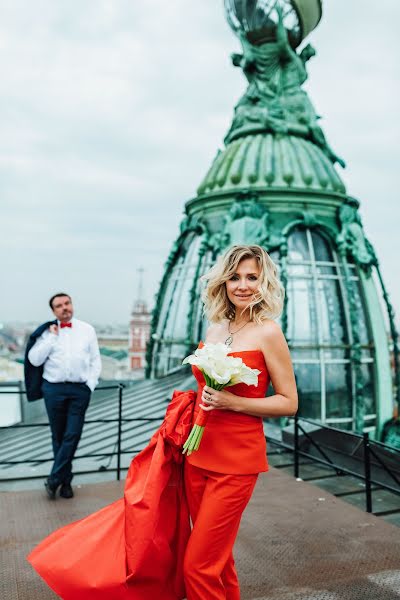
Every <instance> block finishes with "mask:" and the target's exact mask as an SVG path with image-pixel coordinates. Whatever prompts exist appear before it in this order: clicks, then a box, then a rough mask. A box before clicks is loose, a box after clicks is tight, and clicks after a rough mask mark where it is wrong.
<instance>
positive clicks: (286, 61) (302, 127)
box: [225, 0, 345, 167]
mask: <svg viewBox="0 0 400 600" xmlns="http://www.w3.org/2000/svg"><path fill="white" fill-rule="evenodd" d="M225 10H226V16H227V19H228V22H229V24H230V26H231V28H232V29H233V31H234V32H235V33H236V35H238V37H239V39H240V41H241V43H242V47H243V54H237V53H236V54H233V55H232V62H233V64H234V66H236V67H241V68H242V70H243V72H244V75H245V77H246V78H247V80H248V82H249V86H248V88H247V90H246V92H245V94H244V95H243V96H242V98H241V99H240V100H239V102H238V104H237V105H236V107H235V117H234V119H233V122H232V126H231V128H230V130H229V132H228V134H227V136H226V137H225V143H226V144H228V143H229V142H231V141H233V140H235V139H237V138H238V137H241V136H243V135H249V134H255V133H265V132H270V133H272V134H283V135H293V136H297V137H302V138H303V139H306V140H309V141H311V142H312V143H313V144H315V145H317V146H319V147H320V149H321V150H322V152H323V153H324V154H325V155H326V156H327V157H328V159H329V160H330V161H331V162H332V163H335V162H338V163H339V164H340V165H341V166H342V167H344V166H345V163H344V161H343V160H342V159H341V158H339V157H338V156H337V155H336V153H335V152H334V151H333V150H332V149H331V147H330V146H329V144H328V142H327V140H326V138H325V135H324V132H323V130H322V128H321V127H320V125H319V123H318V120H319V117H318V115H317V114H316V112H315V109H314V107H313V105H312V103H311V101H310V99H309V97H308V95H307V93H306V92H305V91H304V90H303V89H302V86H303V84H304V82H305V81H306V80H307V78H308V74H307V69H306V63H307V62H308V60H309V59H310V58H312V57H313V56H315V54H316V52H315V50H314V48H313V47H312V46H311V45H310V44H307V45H306V46H305V47H304V48H303V49H302V50H301V52H297V50H296V48H297V46H298V45H299V44H300V43H301V42H302V41H303V40H304V38H305V37H306V36H307V35H308V33H310V31H312V30H313V29H315V27H316V26H317V25H318V23H319V21H320V19H321V16H322V9H321V3H320V2H319V0H303V1H294V0H293V1H289V0H225Z"/></svg>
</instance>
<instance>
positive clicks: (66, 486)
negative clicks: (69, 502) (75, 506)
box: [60, 483, 74, 498]
mask: <svg viewBox="0 0 400 600" xmlns="http://www.w3.org/2000/svg"><path fill="white" fill-rule="evenodd" d="M60 496H61V498H73V497H74V491H73V489H72V487H71V484H70V483H62V484H61V488H60Z"/></svg>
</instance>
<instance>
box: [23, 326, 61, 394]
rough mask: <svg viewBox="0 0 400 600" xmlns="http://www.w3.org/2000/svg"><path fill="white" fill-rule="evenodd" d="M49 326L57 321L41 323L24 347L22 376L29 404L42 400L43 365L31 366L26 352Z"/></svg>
mask: <svg viewBox="0 0 400 600" xmlns="http://www.w3.org/2000/svg"><path fill="white" fill-rule="evenodd" d="M50 325H57V320H55V321H47V322H46V323H43V325H40V327H38V328H37V329H35V331H34V332H33V333H32V334H31V335H30V337H29V340H28V343H27V345H26V350H25V359H24V374H25V389H26V397H27V399H28V400H29V402H33V401H34V400H40V398H43V394H42V381H43V365H40V367H35V366H33V364H32V363H31V362H30V361H29V359H28V352H29V350H30V349H31V348H32V346H33V345H34V344H35V342H36V340H37V339H38V337H40V336H41V335H42V333H43V332H44V331H45V330H46V329H48V328H49V327H50Z"/></svg>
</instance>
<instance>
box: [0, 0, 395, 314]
mask: <svg viewBox="0 0 400 600" xmlns="http://www.w3.org/2000/svg"><path fill="white" fill-rule="evenodd" d="M323 6H324V15H323V19H322V21H321V23H320V25H319V26H318V28H317V29H316V31H314V32H313V33H312V34H311V35H310V36H309V38H308V40H307V41H309V42H311V43H312V44H313V45H314V46H315V48H316V50H317V56H316V57H315V58H313V59H312V60H311V61H310V62H309V63H308V70H309V76H310V78H309V81H308V82H307V84H306V89H307V91H308V92H309V94H310V97H311V100H312V101H313V103H314V105H315V107H316V109H317V111H318V113H319V114H320V115H322V117H323V118H322V119H321V121H320V124H321V125H322V127H323V129H324V131H325V134H326V136H327V139H328V141H329V143H330V145H331V146H332V148H333V150H334V151H335V152H336V153H337V154H339V155H340V156H342V157H343V158H344V159H345V160H346V162H347V165H348V166H347V168H346V170H345V171H342V170H341V168H340V167H338V169H339V172H340V174H341V176H342V177H343V179H344V181H345V183H346V186H347V191H348V193H349V194H350V195H352V196H354V197H356V198H358V199H359V200H360V202H361V211H360V212H361V217H362V220H363V225H364V228H365V232H366V235H367V237H368V239H369V240H370V241H371V242H372V244H373V245H374V247H375V250H376V252H377V255H378V258H379V260H380V264H381V267H382V271H383V276H384V279H385V283H386V285H387V288H388V290H389V293H390V297H391V300H392V303H393V305H394V308H395V311H396V313H397V322H398V323H399V318H398V316H399V313H400V277H399V269H398V262H399V252H400V242H399V239H400V235H399V231H398V228H399V223H400V219H399V217H400V207H399V202H398V189H399V185H398V179H397V177H398V171H399V164H400V163H399V158H400V157H399V148H400V144H399V138H400V135H399V133H400V131H399V130H400V119H399V118H398V104H399V95H400V94H399V92H400V89H399V87H400V86H399V82H400V73H399V68H400V67H399V64H400V63H399V60H398V56H399V51H400V42H399V37H398V23H399V21H400V3H398V2H396V0H380V2H379V3H377V2H372V0H368V1H367V2H366V1H365V0H351V2H348V0H325V1H324V2H323ZM239 50H240V47H239V42H238V40H237V39H236V38H235V36H234V35H233V33H232V32H231V30H230V29H229V26H228V24H227V22H226V20H225V17H224V11H223V2H222V0H202V1H201V2H199V1H198V2H194V1H193V0H170V1H169V2H165V0H146V1H142V2H139V1H136V2H134V1H132V0H85V1H84V2H82V1H81V0H79V1H78V0H68V2H66V1H60V0H56V1H55V0H36V1H35V2H31V1H30V0H0V218H1V221H0V223H1V235H0V261H1V263H0V264H1V288H2V289H1V293H0V321H3V322H8V321H43V320H46V319H47V318H48V317H49V316H50V313H49V308H48V305H47V301H48V298H49V297H50V296H51V295H52V294H53V293H55V292H58V291H66V292H68V293H70V294H71V295H72V297H73V299H74V304H75V310H76V316H78V317H80V318H82V319H84V320H87V321H89V322H93V323H123V322H128V320H129V313H130V310H131V308H132V304H133V301H134V299H135V297H136V293H137V290H138V283H139V282H138V271H137V269H138V268H139V267H143V268H144V270H145V273H144V289H145V294H146V297H147V300H148V302H149V303H150V304H152V302H153V299H154V295H155V293H156V291H157V288H158V283H159V281H160V279H161V276H162V272H163V266H164V262H165V260H166V258H167V256H168V253H169V251H170V249H171V246H172V243H173V241H174V239H175V238H176V237H177V235H178V231H179V223H180V221H181V219H182V216H183V209H184V204H185V202H186V201H187V200H189V199H190V198H192V197H193V196H194V195H195V194H196V188H197V186H198V185H199V183H200V182H201V180H202V179H203V177H204V175H205V173H206V172H207V170H208V168H209V166H210V164H211V162H212V160H213V158H214V156H215V154H216V152H217V149H218V148H221V147H222V144H223V142H222V140H223V137H224V135H225V134H226V132H227V130H228V129H229V126H230V122H231V119H232V115H233V107H234V105H235V103H236V102H237V100H238V99H239V98H240V96H241V95H242V94H243V93H244V91H245V88H246V85H245V79H244V77H243V74H242V73H241V72H240V70H239V69H235V68H233V67H232V65H231V62H230V54H231V53H232V52H237V51H239Z"/></svg>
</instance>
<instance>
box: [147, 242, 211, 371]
mask: <svg viewBox="0 0 400 600" xmlns="http://www.w3.org/2000/svg"><path fill="white" fill-rule="evenodd" d="M200 244H201V238H199V237H198V236H196V235H191V236H188V237H187V238H186V240H185V243H184V245H183V246H182V249H181V254H180V256H179V258H178V260H177V261H176V263H175V265H174V266H173V267H172V269H171V272H170V275H169V278H168V281H167V284H166V289H165V293H164V297H163V298H162V299H161V302H162V308H161V312H160V317H159V320H158V325H157V332H156V345H155V349H154V351H153V373H154V374H155V375H156V376H159V375H164V374H165V373H167V372H168V371H170V370H171V369H174V368H176V367H179V366H180V365H181V363H182V359H183V358H184V357H185V355H186V354H187V352H186V350H187V348H188V324H189V315H190V310H191V305H190V302H191V299H190V294H191V290H192V286H193V284H194V280H195V276H196V273H197V267H198V262H199V248H200Z"/></svg>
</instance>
